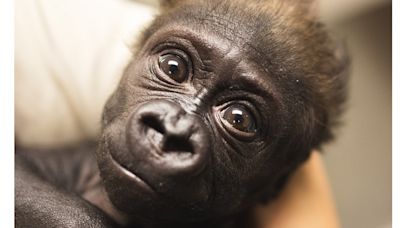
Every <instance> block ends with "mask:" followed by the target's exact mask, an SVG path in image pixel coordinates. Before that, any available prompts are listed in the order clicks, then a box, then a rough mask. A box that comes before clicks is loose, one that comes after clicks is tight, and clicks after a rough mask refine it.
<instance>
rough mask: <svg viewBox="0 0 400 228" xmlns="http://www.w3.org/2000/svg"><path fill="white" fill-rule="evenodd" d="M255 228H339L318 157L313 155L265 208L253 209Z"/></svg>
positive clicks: (332, 201) (315, 154)
mask: <svg viewBox="0 0 400 228" xmlns="http://www.w3.org/2000/svg"><path fill="white" fill-rule="evenodd" d="M255 217H256V221H257V227H259V228H302V227H307V228H320V227H326V228H339V227H341V226H340V222H339V219H338V216H337V213H336V208H335V203H334V199H333V196H332V192H331V189H330V185H329V181H328V177H327V175H326V172H325V168H324V163H323V158H322V156H321V153H320V152H318V151H313V152H312V153H311V156H310V158H309V160H308V161H307V162H306V163H305V164H304V165H302V166H301V167H300V168H299V170H298V171H297V172H296V173H295V174H294V175H293V177H292V178H291V179H290V181H289V182H288V185H287V186H286V187H285V189H284V190H283V192H282V193H281V195H280V196H279V197H278V198H277V199H276V200H275V201H273V202H271V204H269V205H268V206H257V207H256V209H255Z"/></svg>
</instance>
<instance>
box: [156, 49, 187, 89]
mask: <svg viewBox="0 0 400 228" xmlns="http://www.w3.org/2000/svg"><path fill="white" fill-rule="evenodd" d="M158 64H159V66H160V69H161V70H162V71H163V72H164V74H166V75H167V76H168V77H170V78H171V79H173V80H174V81H176V82H183V81H185V79H186V78H187V75H188V66H187V63H186V61H185V60H184V59H183V58H181V57H179V56H178V55H174V54H165V55H161V56H160V57H159V59H158Z"/></svg>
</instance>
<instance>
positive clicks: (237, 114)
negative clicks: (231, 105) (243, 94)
mask: <svg viewBox="0 0 400 228" xmlns="http://www.w3.org/2000/svg"><path fill="white" fill-rule="evenodd" d="M232 115H233V123H234V124H240V123H242V122H243V121H244V117H243V112H242V111H241V110H239V109H234V110H232Z"/></svg>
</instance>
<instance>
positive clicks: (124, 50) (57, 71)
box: [15, 0, 156, 146]
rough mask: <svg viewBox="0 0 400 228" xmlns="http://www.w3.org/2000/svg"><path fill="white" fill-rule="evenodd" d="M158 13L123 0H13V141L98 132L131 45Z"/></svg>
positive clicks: (43, 142) (44, 141)
mask: <svg viewBox="0 0 400 228" xmlns="http://www.w3.org/2000/svg"><path fill="white" fill-rule="evenodd" d="M155 13H156V9H154V8H152V7H150V6H147V5H144V4H140V3H136V2H133V1H127V0H16V2H15V134H16V140H17V143H18V144H20V145H24V146H59V145H62V144H68V143H75V142H78V141H80V140H83V139H87V138H93V137H95V136H96V135H97V134H98V132H99V127H100V116H101V111H102V108H103V105H104V103H105V101H106V99H107V97H108V96H109V95H110V94H111V92H112V90H113V89H114V88H115V86H116V85H117V83H118V81H119V78H120V76H121V74H122V71H123V69H124V67H125V65H126V64H127V62H128V60H129V59H130V58H131V56H132V53H131V50H130V49H131V44H132V43H133V42H134V40H135V39H136V38H137V35H138V34H139V33H140V31H141V30H142V29H143V27H144V26H145V24H146V23H148V22H149V21H150V20H151V19H152V18H153V15H154V14H155Z"/></svg>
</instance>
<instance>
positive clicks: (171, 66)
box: [168, 60, 179, 75]
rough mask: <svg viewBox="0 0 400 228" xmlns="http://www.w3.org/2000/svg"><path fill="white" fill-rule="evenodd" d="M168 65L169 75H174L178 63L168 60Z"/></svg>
mask: <svg viewBox="0 0 400 228" xmlns="http://www.w3.org/2000/svg"><path fill="white" fill-rule="evenodd" d="M168 65H169V71H168V73H169V74H172V75H173V74H176V73H177V72H178V65H179V63H178V62H177V61H175V60H169V61H168Z"/></svg>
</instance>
